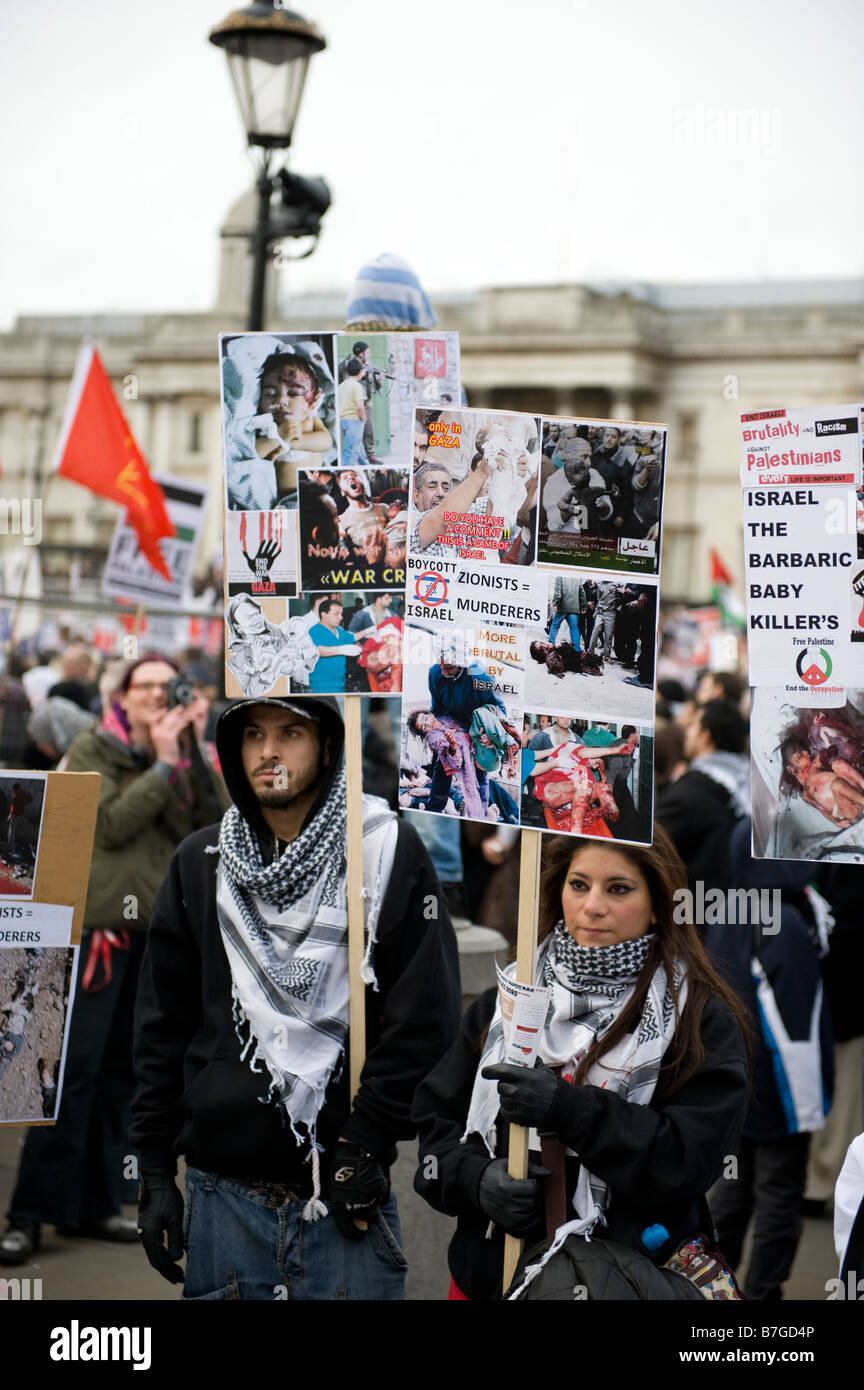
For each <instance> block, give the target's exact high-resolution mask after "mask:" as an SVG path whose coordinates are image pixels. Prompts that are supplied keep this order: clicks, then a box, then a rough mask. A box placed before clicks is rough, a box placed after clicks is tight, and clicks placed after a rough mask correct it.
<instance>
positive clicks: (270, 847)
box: [130, 698, 460, 1300]
mask: <svg viewBox="0 0 864 1390" xmlns="http://www.w3.org/2000/svg"><path fill="white" fill-rule="evenodd" d="M343 742H344V729H343V724H342V719H341V717H340V714H339V710H338V706H337V704H336V702H335V700H333V699H329V698H318V699H304V700H300V699H295V700H290V699H285V700H283V699H268V700H244V701H240V702H238V703H237V704H235V705H233V706H231V707H229V708H228V709H227V710H226V711H225V713H224V714H223V715H222V717H221V718H220V720H219V723H218V725H217V730H216V746H217V750H218V753H219V759H220V763H221V767H222V773H223V776H224V778H225V783H226V785H227V787H228V790H229V792H230V794H231V798H232V801H233V803H234V804H233V806H232V807H231V808H230V810H228V811H227V812H226V813H225V815H224V816H223V818H222V820H221V822H219V823H218V824H217V825H213V826H210V827H208V828H207V829H205V830H202V831H199V832H197V833H196V834H194V835H190V836H189V837H188V838H187V839H186V840H184V841H183V843H182V844H181V845H180V848H179V849H178V850H177V853H176V854H175V856H174V859H173V861H172V864H171V868H170V870H169V873H168V877H167V879H166V881H165V883H164V884H163V886H162V888H161V890H160V893H159V896H158V897H157V899H156V903H155V906H154V911H153V916H152V919H151V924H150V930H149V934H148V945H147V951H146V954H145V957H144V962H143V965H142V971H141V982H140V987H139V993H138V1002H137V1008H136V1018H135V1070H136V1075H137V1079H138V1090H137V1094H136V1097H135V1101H134V1105H133V1124H132V1130H131V1132H130V1138H131V1141H132V1142H133V1143H134V1145H135V1146H136V1148H137V1149H138V1150H139V1152H140V1154H141V1204H140V1215H139V1231H140V1234H141V1238H142V1242H143V1244H144V1247H145V1250H146V1252H147V1257H148V1259H149V1260H150V1263H151V1264H152V1265H153V1266H154V1268H156V1269H157V1270H159V1272H160V1274H162V1275H163V1276H164V1277H165V1278H166V1279H169V1280H170V1281H171V1282H172V1283H176V1282H179V1281H180V1280H182V1279H183V1278H184V1275H183V1272H182V1270H181V1269H180V1267H179V1265H177V1264H176V1263H175V1261H176V1260H178V1259H179V1258H180V1257H181V1255H182V1253H183V1249H184V1247H185V1249H186V1252H187V1262H186V1271H185V1289H184V1297H185V1298H193V1299H222V1298H246V1299H272V1298H274V1297H276V1298H292V1299H302V1300H319V1299H320V1300H326V1299H333V1298H353V1299H400V1298H403V1297H404V1274H405V1259H404V1256H403V1255H402V1251H401V1249H400V1247H399V1226H398V1217H397V1214H396V1206H395V1201H394V1199H393V1196H392V1193H391V1192H390V1184H389V1178H388V1169H389V1167H390V1165H391V1164H392V1162H393V1160H394V1158H395V1153H396V1151H395V1144H396V1141H398V1140H400V1139H409V1138H411V1137H412V1136H413V1134H414V1132H415V1131H414V1126H413V1125H412V1123H411V1120H410V1109H411V1102H412V1099H413V1095H414V1091H415V1089H416V1087H417V1085H418V1084H419V1082H420V1081H421V1080H422V1079H423V1077H424V1076H425V1075H426V1073H427V1072H428V1071H429V1070H430V1069H431V1067H432V1066H433V1065H434V1064H435V1063H436V1062H437V1061H438V1059H439V1058H440V1057H441V1056H442V1055H443V1053H444V1052H445V1050H446V1049H447V1047H448V1046H449V1044H450V1042H451V1041H452V1038H453V1036H454V1034H455V1031H456V1028H457V1026H458V1019H459V1009H460V994H459V972H458V962H457V956H456V945H455V938H454V936H453V929H452V926H451V924H450V920H449V917H448V915H447V908H446V903H445V900H444V897H443V894H442V893H441V891H440V888H439V884H438V881H437V879H436V877H435V873H434V870H433V868H432V865H431V862H430V861H429V858H428V856H427V854H426V851H425V850H424V848H423V846H422V844H421V841H420V839H419V837H418V836H417V834H416V832H415V831H414V830H413V829H412V828H411V827H410V826H409V825H407V824H405V823H404V822H402V821H399V820H397V819H396V817H395V816H394V815H393V813H392V812H391V811H390V810H389V808H388V807H387V805H386V803H384V802H383V801H380V800H378V799H377V798H372V797H364V799H363V801H364V805H363V811H364V817H363V869H364V883H365V894H364V898H365V912H366V938H367V949H366V954H365V957H364V962H363V970H362V974H363V978H364V980H365V981H366V983H367V992H366V1005H367V1008H366V1049H367V1051H366V1063H365V1066H364V1068H363V1071H362V1074H361V1081H360V1089H359V1091H358V1093H357V1095H356V1097H355V1098H354V1105H353V1109H352V1104H351V1096H350V1094H349V1088H348V1067H347V1056H348V951H347V909H346V863H345V772H344V768H343V763H342V751H343ZM178 1154H184V1155H185V1158H186V1164H187V1177H186V1208H185V1214H184V1204H183V1199H182V1197H181V1194H180V1191H179V1189H178V1187H177V1185H176V1183H175V1180H174V1178H175V1173H176V1158H177V1155H178ZM328 1174H329V1179H328V1177H327V1175H328ZM324 1198H326V1199H327V1200H326V1203H325V1201H324V1200H323V1199H324Z"/></svg>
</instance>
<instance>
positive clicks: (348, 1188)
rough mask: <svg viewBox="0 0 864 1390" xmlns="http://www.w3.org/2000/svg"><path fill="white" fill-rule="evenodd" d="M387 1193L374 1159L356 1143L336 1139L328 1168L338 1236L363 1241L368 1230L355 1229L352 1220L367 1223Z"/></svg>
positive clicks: (387, 1182)
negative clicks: (330, 1165) (330, 1164)
mask: <svg viewBox="0 0 864 1390" xmlns="http://www.w3.org/2000/svg"><path fill="white" fill-rule="evenodd" d="M389 1191H390V1182H389V1180H388V1178H387V1175H386V1174H385V1172H384V1169H383V1168H382V1167H381V1164H380V1163H379V1162H378V1160H377V1158H373V1157H372V1155H371V1154H367V1153H366V1151H365V1149H361V1147H360V1145H359V1144H352V1143H350V1142H349V1141H348V1140H347V1139H340V1140H339V1142H338V1143H337V1145H336V1152H335V1154H334V1157H333V1164H332V1167H331V1169H330V1201H331V1204H332V1211H333V1219H334V1221H335V1222H336V1227H337V1229H338V1230H339V1232H340V1234H341V1235H343V1236H345V1237H346V1239H347V1240H363V1238H364V1236H365V1235H366V1234H367V1229H368V1227H367V1228H365V1229H362V1228H358V1227H357V1226H355V1225H354V1221H355V1218H356V1219H357V1220H358V1221H365V1222H369V1221H371V1220H372V1217H373V1216H374V1215H375V1213H376V1212H377V1210H378V1208H379V1207H380V1205H381V1203H382V1202H383V1201H384V1198H385V1197H386V1196H387V1193H388V1192H389Z"/></svg>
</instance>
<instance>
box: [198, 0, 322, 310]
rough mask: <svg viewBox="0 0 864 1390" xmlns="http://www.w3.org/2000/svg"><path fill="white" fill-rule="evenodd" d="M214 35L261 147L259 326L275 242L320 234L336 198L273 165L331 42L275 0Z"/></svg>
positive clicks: (232, 17)
mask: <svg viewBox="0 0 864 1390" xmlns="http://www.w3.org/2000/svg"><path fill="white" fill-rule="evenodd" d="M209 38H210V42H211V43H213V44H215V45H216V46H217V48H222V49H224V50H225V53H226V56H227V58H228V69H229V72H230V74H231V81H232V82H233V84H234V91H235V93H236V96H237V102H238V105H239V107H240V116H241V119H242V121H243V125H244V127H245V129H246V140H247V143H248V144H249V145H250V146H252V147H255V148H257V149H258V150H260V158H259V161H258V179H257V189H258V215H257V219H256V223H255V228H254V231H253V232H252V247H253V262H252V294H251V299H250V308H249V327H250V329H260V328H263V326H264V282H265V277H266V271H267V260H268V251H269V248H270V245H271V243H272V242H274V241H278V240H281V238H283V237H286V236H293V237H301V236H312V237H315V238H316V239H317V237H318V235H319V233H320V230H321V218H322V217H323V215H324V213H325V212H326V211H327V208H328V207H329V206H330V192H329V190H328V188H327V185H326V184H325V183H324V181H323V180H322V179H304V178H300V177H299V176H298V175H296V174H290V173H289V172H288V170H287V169H285V168H281V169H279V170H278V172H277V173H276V174H273V173H271V165H272V162H273V158H274V154H275V152H276V151H277V150H287V149H288V147H289V145H290V144H291V136H292V134H293V132H294V123H295V121H296V120H297V112H298V110H299V107H300V98H301V97H302V95H303V85H304V83H305V81H306V72H307V69H308V67H309V60H310V58H311V57H312V54H313V53H320V52H321V50H322V49H323V48H325V47H326V43H325V40H324V38H323V36H322V35H321V34H320V33H319V32H318V30H317V29H316V27H315V25H314V24H312V23H311V22H310V21H309V20H308V19H304V18H303V16H302V15H300V14H297V13H296V11H294V10H287V9H283V8H282V6H281V5H279V4H277V3H275V0H274V3H268V0H254V3H253V4H251V5H247V6H246V8H245V9H242V10H232V12H231V13H230V14H229V15H228V16H227V18H226V19H223V21H222V23H221V24H217V25H216V27H215V29H212V30H211V32H210V35H209ZM277 179H278V180H279V182H280V183H281V188H282V208H281V209H279V210H277V211H276V213H275V214H273V213H272V212H271V203H272V198H273V193H274V191H275V189H276V187H277ZM314 249H315V247H314V243H313V245H312V246H311V247H310V248H309V250H308V251H306V252H305V253H303V254H304V255H307V256H308V255H311V253H312V251H313V250H314ZM297 259H302V257H297Z"/></svg>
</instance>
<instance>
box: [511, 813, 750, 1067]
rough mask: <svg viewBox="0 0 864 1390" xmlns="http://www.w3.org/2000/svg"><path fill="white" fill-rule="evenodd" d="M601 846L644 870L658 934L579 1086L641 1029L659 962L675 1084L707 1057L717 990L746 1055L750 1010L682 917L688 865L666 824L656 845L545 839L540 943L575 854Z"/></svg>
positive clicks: (668, 1061)
mask: <svg viewBox="0 0 864 1390" xmlns="http://www.w3.org/2000/svg"><path fill="white" fill-rule="evenodd" d="M598 847H599V848H602V849H608V850H614V852H615V853H616V854H620V855H621V856H622V858H624V859H626V860H627V861H628V862H629V863H630V864H632V865H634V866H635V867H636V868H638V869H640V870H641V872H642V874H643V876H644V878H645V881H646V882H647V884H648V891H649V893H650V894H651V905H652V907H653V909H654V915H655V917H656V918H657V926H656V927H655V928H653V931H654V933H655V939H654V942H653V943H652V946H651V950H650V951H649V952H648V957H647V959H646V961H645V964H644V966H643V967H642V970H641V972H640V974H639V977H638V979H637V981H636V988H635V989H634V991H633V994H632V996H631V998H630V1001H629V1003H628V1004H627V1006H626V1008H624V1009H622V1011H621V1013H620V1014H619V1015H618V1017H617V1019H616V1020H615V1022H614V1023H613V1025H612V1027H611V1028H610V1029H609V1030H608V1032H606V1033H604V1035H603V1037H602V1038H601V1040H600V1042H599V1043H598V1044H597V1046H596V1047H595V1048H594V1049H593V1050H591V1051H589V1052H588V1053H587V1054H586V1056H585V1057H583V1058H582V1061H581V1062H580V1064H579V1067H578V1068H577V1071H576V1075H575V1078H574V1080H575V1082H576V1085H581V1084H582V1083H583V1082H584V1081H585V1080H586V1078H587V1075H588V1071H589V1070H590V1068H591V1067H592V1066H593V1065H594V1063H595V1062H597V1061H599V1059H600V1058H601V1057H602V1056H603V1055H604V1054H605V1053H606V1052H608V1051H609V1050H610V1048H612V1047H614V1046H615V1044H616V1043H618V1042H619V1041H620V1040H621V1038H623V1037H625V1036H626V1035H627V1034H628V1033H633V1032H635V1031H636V1028H637V1026H638V1023H639V1019H640V1018H641V1016H642V1009H643V1007H644V1004H645V997H646V995H647V993H648V986H649V985H650V983H651V977H652V976H653V974H654V971H655V970H656V969H657V966H658V965H662V966H663V969H664V970H665V972H666V979H667V981H668V985H669V991H670V993H671V995H672V1000H673V1003H674V1007H675V1019H676V1024H675V1036H674V1038H673V1041H672V1043H671V1045H670V1046H669V1048H668V1049H667V1052H666V1055H665V1057H664V1059H663V1068H662V1070H663V1071H664V1072H665V1073H666V1074H667V1076H668V1077H669V1080H670V1083H671V1085H672V1086H673V1087H678V1086H683V1084H684V1082H685V1081H688V1080H689V1079H690V1077H691V1076H693V1075H694V1073H695V1072H697V1071H698V1070H699V1068H700V1067H701V1066H702V1063H703V1062H704V1060H705V1047H704V1044H703V1042H702V1036H701V1025H702V1015H703V1013H704V1011H705V1006H706V1004H707V1003H708V1002H709V1000H710V999H711V998H712V996H714V997H716V998H719V999H721V1000H722V1002H723V1003H724V1004H725V1005H726V1007H727V1008H728V1009H729V1010H730V1012H731V1013H732V1014H734V1016H735V1018H736V1019H737V1021H738V1024H739V1026H740V1028H741V1031H742V1034H743V1035H744V1040H745V1043H746V1044H747V1050H748V1056H749V1051H750V1048H749V1036H750V1025H749V1022H748V1018H747V1014H746V1013H745V1011H744V1009H743V1008H742V1006H741V1004H740V1003H739V1002H738V999H737V997H736V995H735V994H734V993H733V991H732V990H731V989H730V988H729V986H728V985H726V984H725V983H724V981H723V980H722V979H721V978H720V976H719V975H718V974H717V972H716V970H715V969H714V968H713V966H712V965H711V963H710V961H709V959H708V956H707V954H706V952H705V948H704V947H703V945H702V942H701V941H700V940H699V935H698V933H697V931H696V928H695V926H694V925H693V924H692V922H689V921H683V922H682V921H680V920H678V919H680V917H681V916H682V915H683V914H682V912H681V909H680V907H679V905H678V903H677V902H676V899H675V894H676V892H678V891H679V890H681V889H686V887H687V871H686V870H685V868H684V865H683V863H682V862H681V860H680V858H679V856H678V852H677V850H676V849H675V846H674V844H673V843H672V840H671V838H670V837H669V835H668V834H667V833H666V831H665V830H664V829H663V828H662V826H660V825H656V824H655V826H654V843H653V845H630V844H628V845H622V844H614V843H610V842H608V841H603V842H601V841H597V840H592V839H586V838H583V837H580V836H573V835H556V836H555V837H554V839H549V840H547V842H546V844H545V845H544V849H543V860H542V868H541V871H540V911H539V917H538V926H537V939H538V942H540V941H543V940H544V939H545V938H546V937H547V936H548V935H549V933H550V932H551V931H552V929H553V928H554V926H555V923H556V922H558V921H560V920H561V916H562V909H561V894H562V892H563V889H564V883H565V880H566V878H567V873H568V870H569V868H570V865H571V863H572V861H573V856H574V854H578V853H579V852H580V850H584V849H597V848H598ZM684 901H686V899H685V900H684ZM676 961H677V962H679V963H680V964H681V965H683V966H684V969H685V971H686V974H687V1000H686V1003H685V1006H684V1009H683V1010H681V1009H680V1008H679V1002H678V997H679V988H680V985H679V982H678V981H677V980H676V977H675V968H674V967H675V963H676Z"/></svg>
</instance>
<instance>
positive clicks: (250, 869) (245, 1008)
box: [216, 774, 398, 1220]
mask: <svg viewBox="0 0 864 1390" xmlns="http://www.w3.org/2000/svg"><path fill="white" fill-rule="evenodd" d="M344 796H345V786H344V774H342V775H341V776H340V777H339V778H338V779H337V781H336V783H335V784H334V787H333V790H332V792H331V795H330V796H329V797H328V799H327V802H326V803H325V805H324V806H323V807H322V808H321V810H320V811H319V812H318V814H317V815H316V816H315V818H314V820H313V821H312V822H311V823H310V825H309V826H308V827H307V829H306V830H305V831H304V832H303V834H302V835H301V836H299V837H298V839H297V840H294V841H292V842H291V843H290V844H289V845H288V846H287V847H286V850H285V853H284V854H283V855H281V856H280V857H279V858H278V859H274V860H273V861H272V863H271V864H270V865H269V866H265V865H264V863H263V858H262V855H261V849H260V845H259V844H258V840H257V836H256V834H255V832H254V830H253V829H252V827H251V826H249V824H248V822H247V821H245V820H244V819H243V818H242V817H241V816H240V815H239V812H237V810H236V807H235V808H232V809H231V810H230V811H228V812H226V815H225V817H223V822H222V828H221V832H220V839H219V852H220V862H219V870H218V874H217V883H216V906H217V913H218V917H219V926H220V929H221V932H222V941H223V943H224V946H225V953H226V955H227V957H228V964H229V967H230V969H231V988H232V997H233V1012H234V1023H235V1029H236V1032H237V1036H238V1038H239V1040H240V1042H241V1043H242V1044H243V1051H242V1054H241V1057H242V1059H243V1060H244V1061H245V1060H247V1058H248V1060H249V1065H250V1067H251V1069H252V1071H253V1072H260V1071H261V1070H262V1068H263V1067H265V1066H266V1068H267V1071H268V1072H269V1074H270V1087H269V1089H268V1092H267V1095H266V1096H264V1097H262V1100H263V1101H264V1102H265V1103H266V1102H269V1101H272V1100H277V1101H278V1103H279V1104H280V1105H281V1106H282V1107H283V1108H284V1111H285V1113H286V1115H287V1117H288V1121H289V1123H290V1126H291V1131H292V1133H293V1134H294V1137H295V1138H296V1139H297V1141H298V1143H301V1144H305V1143H306V1142H307V1141H309V1143H310V1153H311V1159H312V1171H313V1187H314V1192H313V1197H312V1199H311V1201H310V1203H309V1204H307V1208H306V1210H305V1211H304V1217H305V1219H307V1220H316V1219H317V1217H318V1216H323V1215H326V1210H327V1209H326V1207H324V1205H323V1203H322V1202H320V1201H319V1200H318V1194H319V1191H320V1180H319V1172H318V1148H317V1142H316V1135H315V1131H316V1126H317V1121H318V1115H319V1113H320V1111H321V1107H322V1106H323V1104H324V1096H325V1092H326V1090H327V1087H328V1085H329V1083H330V1080H331V1079H332V1077H333V1076H334V1075H335V1074H336V1073H337V1071H338V1068H339V1067H340V1066H341V1063H342V1058H343V1053H344V1049H345V1040H346V1037H347V1033H348V933H347V926H348V911H347V885H346V869H345V857H344V833H345V832H344V825H345V822H344V815H345V812H344V805H345V802H344ZM363 803H364V805H363V810H364V820H363V869H364V881H365V885H366V886H365V887H364V899H365V910H366V928H367V946H366V954H365V957H364V962H363V968H362V970H361V975H362V977H363V979H364V980H365V982H366V983H367V984H373V985H374V986H375V988H376V989H377V981H376V980H375V975H374V970H373V967H372V950H373V946H374V943H375V940H376V934H377V924H378V918H379V915H380V911H381V905H382V902H383V899H384V894H385V892H386V890H387V885H388V883H389V879H390V871H391V869H392V867H393V858H394V855H395V852H396V839H397V834H398V823H397V821H396V817H395V816H394V814H393V812H392V811H390V809H389V808H388V807H387V806H386V803H384V802H383V801H381V800H380V798H378V797H367V796H364V797H363ZM340 808H341V817H340V815H339V811H340ZM232 812H233V814H232ZM340 820H341V844H340V845H339V847H338V852H334V845H333V841H332V831H333V829H334V828H335V826H336V825H337V824H338V823H339V821H340ZM301 841H303V842H304V844H302V845H301V843H300V842H301ZM310 870H312V871H311V872H310ZM298 887H299V888H301V891H300V892H299V895H298V893H297V888H298ZM244 1034H245V1036H244ZM250 1053H251V1056H250V1055H249V1054H250ZM299 1126H302V1127H303V1131H304V1132H301V1130H300V1129H299V1128H298V1127H299Z"/></svg>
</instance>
